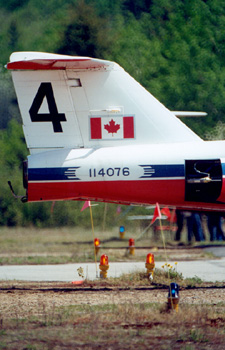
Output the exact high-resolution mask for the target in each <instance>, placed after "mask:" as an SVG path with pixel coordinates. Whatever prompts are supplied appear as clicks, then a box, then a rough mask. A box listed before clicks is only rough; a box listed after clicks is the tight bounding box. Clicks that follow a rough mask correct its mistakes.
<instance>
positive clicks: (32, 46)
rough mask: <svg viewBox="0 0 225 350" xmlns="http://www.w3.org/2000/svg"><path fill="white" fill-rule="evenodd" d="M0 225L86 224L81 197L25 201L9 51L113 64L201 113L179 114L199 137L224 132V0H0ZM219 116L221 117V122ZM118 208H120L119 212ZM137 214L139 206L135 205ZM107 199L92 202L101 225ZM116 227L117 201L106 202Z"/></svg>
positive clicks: (171, 103)
mask: <svg viewBox="0 0 225 350" xmlns="http://www.w3.org/2000/svg"><path fill="white" fill-rule="evenodd" d="M0 21H1V27H0V28H1V30H0V169H1V170H0V225H2V226H3V225H8V226H15V225H20V226H29V225H36V226H39V227H43V226H60V225H61V226H63V225H84V226H85V225H89V220H87V215H89V213H88V212H87V213H85V212H82V213H80V209H81V206H82V203H79V202H78V203H76V202H62V203H59V202H57V203H56V204H55V206H54V210H53V207H52V203H34V204H22V203H21V202H20V201H16V200H15V199H14V198H13V197H12V196H11V193H10V190H9V188H8V185H7V180H9V179H10V180H11V181H12V183H13V186H14V188H15V192H16V193H19V194H24V190H23V188H22V178H21V173H22V171H21V170H22V169H21V168H22V161H23V160H24V159H25V158H26V156H27V154H28V151H27V149H26V145H25V142H24V137H23V132H22V126H21V124H22V123H21V118H20V114H19V110H18V106H17V102H16V97H15V93H14V89H13V85H12V82H11V76H10V73H9V72H7V71H6V69H5V67H4V65H5V64H6V63H7V62H8V60H9V56H10V54H11V53H12V52H14V51H44V52H54V53H63V54H69V55H85V56H91V57H97V58H102V59H108V60H112V61H116V62H117V63H119V64H120V65H121V66H122V67H123V68H124V69H125V70H126V71H127V72H129V73H130V74H131V75H132V76H133V77H134V78H135V79H136V80H138V81H139V82H140V83H141V84H142V85H143V86H144V87H145V88H146V89H147V90H149V91H150V92H151V93H152V94H153V95H154V96H155V97H156V98H157V99H159V100H160V101H161V102H162V103H163V104H165V106H166V107H168V108H169V109H172V110H189V111H191V110H196V111H205V112H207V113H208V116H207V117H206V118H204V119H201V118H196V119H194V118H193V119H189V118H186V119H185V120H184V122H185V123H187V125H188V126H189V127H191V128H192V129H193V130H194V131H195V132H196V133H198V134H199V135H200V136H201V137H203V138H205V139H207V138H211V139H212V138H218V136H219V137H221V138H224V130H225V128H224V125H223V123H224V121H225V103H224V101H225V64H224V62H225V2H223V1H220V0H114V1H110V0H48V1H46V0H8V1H5V0H4V1H3V0H0ZM218 123H219V124H218ZM123 210H124V211H125V210H126V208H125V209H123ZM135 210H136V211H138V210H140V209H135ZM103 212H104V204H100V205H99V206H96V207H95V208H94V218H95V220H96V224H100V223H101V222H102V216H103ZM108 213H109V214H108V215H107V223H108V224H113V223H114V222H115V218H116V207H115V206H113V205H111V206H109V207H108Z"/></svg>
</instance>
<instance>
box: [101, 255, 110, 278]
mask: <svg viewBox="0 0 225 350" xmlns="http://www.w3.org/2000/svg"><path fill="white" fill-rule="evenodd" d="M99 268H100V270H101V271H100V278H106V277H107V270H108V268H109V258H108V256H107V255H105V254H103V255H102V256H101V258H100V265H99Z"/></svg>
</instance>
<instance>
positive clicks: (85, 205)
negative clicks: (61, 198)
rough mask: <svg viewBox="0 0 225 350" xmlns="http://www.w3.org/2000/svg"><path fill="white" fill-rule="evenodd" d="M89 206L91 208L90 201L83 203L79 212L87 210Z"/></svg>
mask: <svg viewBox="0 0 225 350" xmlns="http://www.w3.org/2000/svg"><path fill="white" fill-rule="evenodd" d="M90 206H91V202H90V201H85V202H84V205H83V207H82V209H81V211H83V210H85V209H87V208H89V207H90Z"/></svg>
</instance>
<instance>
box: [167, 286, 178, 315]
mask: <svg viewBox="0 0 225 350" xmlns="http://www.w3.org/2000/svg"><path fill="white" fill-rule="evenodd" d="M178 304H179V285H178V284H177V283H174V282H173V283H170V286H169V292H168V309H173V310H176V311H177V312H178Z"/></svg>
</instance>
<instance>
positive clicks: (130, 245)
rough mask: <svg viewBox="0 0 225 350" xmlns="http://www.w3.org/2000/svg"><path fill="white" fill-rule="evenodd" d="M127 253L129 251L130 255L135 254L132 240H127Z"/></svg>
mask: <svg viewBox="0 0 225 350" xmlns="http://www.w3.org/2000/svg"><path fill="white" fill-rule="evenodd" d="M129 251H130V255H134V253H135V244H134V239H133V238H130V239H129Z"/></svg>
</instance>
